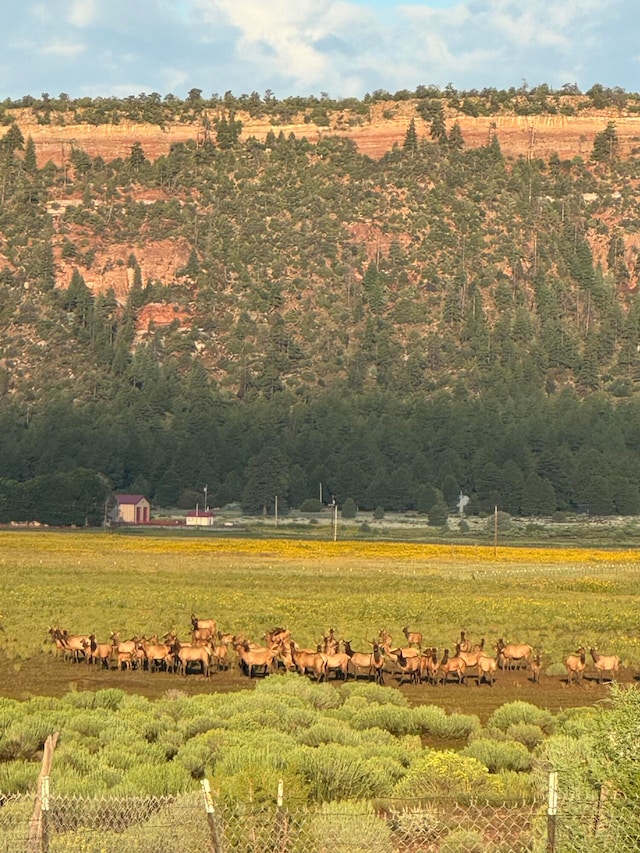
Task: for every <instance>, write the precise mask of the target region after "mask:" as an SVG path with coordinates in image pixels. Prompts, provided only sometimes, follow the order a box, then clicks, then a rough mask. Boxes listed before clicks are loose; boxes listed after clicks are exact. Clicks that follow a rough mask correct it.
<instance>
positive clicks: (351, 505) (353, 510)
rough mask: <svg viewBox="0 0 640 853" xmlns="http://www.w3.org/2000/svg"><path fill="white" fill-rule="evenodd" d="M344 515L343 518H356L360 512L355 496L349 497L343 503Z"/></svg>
mask: <svg viewBox="0 0 640 853" xmlns="http://www.w3.org/2000/svg"><path fill="white" fill-rule="evenodd" d="M341 514H342V517H343V518H355V517H356V515H357V514H358V507H357V506H356V502H355V501H354V499H353V498H347V499H346V500H345V502H344V503H343V504H342V513H341Z"/></svg>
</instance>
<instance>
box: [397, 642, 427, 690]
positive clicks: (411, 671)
mask: <svg viewBox="0 0 640 853" xmlns="http://www.w3.org/2000/svg"><path fill="white" fill-rule="evenodd" d="M398 666H399V667H400V672H401V673H402V675H401V676H400V682H399V683H400V684H402V682H403V681H404V677H405V675H408V676H409V683H410V684H419V683H420V674H421V666H422V656H421V655H414V656H413V657H410V658H405V657H404V655H403V654H402V649H398Z"/></svg>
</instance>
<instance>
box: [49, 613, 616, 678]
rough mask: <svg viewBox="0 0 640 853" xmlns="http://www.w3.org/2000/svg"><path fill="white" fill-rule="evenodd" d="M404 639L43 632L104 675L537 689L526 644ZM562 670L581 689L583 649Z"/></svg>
mask: <svg viewBox="0 0 640 853" xmlns="http://www.w3.org/2000/svg"><path fill="white" fill-rule="evenodd" d="M402 633H403V640H402V642H401V643H400V644H395V643H394V642H393V638H392V637H391V635H390V634H389V632H388V631H387V630H386V629H382V630H381V631H380V632H379V634H378V637H377V638H376V639H373V640H370V641H369V640H365V641H363V643H364V645H365V646H366V648H365V649H364V650H363V651H355V650H354V649H353V648H352V644H351V640H345V639H343V640H340V639H338V638H337V637H336V636H335V630H334V629H333V628H330V629H329V630H328V631H327V633H326V634H325V635H324V636H323V637H322V640H321V642H319V643H317V644H316V646H315V648H303V647H301V646H299V645H298V643H297V642H296V641H295V640H294V639H293V637H292V635H291V632H290V631H289V630H288V629H287V628H274V629H273V630H270V631H267V632H266V633H265V635H264V637H263V638H262V640H261V641H260V642H256V641H253V640H250V639H249V638H248V637H246V636H244V635H241V634H240V635H236V634H224V633H223V632H222V631H220V630H218V625H217V623H216V620H215V619H200V618H198V617H197V616H196V615H195V614H194V615H192V616H191V633H190V636H189V638H188V639H186V640H180V639H179V638H178V636H177V633H176V632H175V631H169V632H167V633H165V634H164V635H163V636H162V637H161V638H159V637H158V636H157V635H154V636H152V637H149V638H147V637H144V636H136V637H132V638H130V639H128V640H123V639H122V638H121V637H120V634H119V633H117V632H115V633H112V634H111V635H110V637H109V640H108V642H98V641H97V639H96V635H95V634H93V633H92V634H70V633H69V632H68V631H67V630H66V629H64V628H60V627H52V628H49V635H50V637H51V641H52V642H53V643H54V644H55V646H56V649H57V651H58V653H59V654H61V655H62V656H63V658H64V659H65V660H72V661H74V662H76V663H78V662H80V661H84V662H86V663H87V664H95V665H98V666H101V667H103V668H107V669H111V668H116V669H119V670H132V669H140V670H146V671H148V672H157V671H166V672H170V673H178V674H181V675H183V676H186V675H187V674H189V673H196V672H197V673H200V674H202V675H204V676H209V675H211V674H212V673H213V672H219V671H221V670H226V669H229V667H230V666H231V665H232V663H235V665H237V666H238V667H239V668H240V670H241V671H242V672H244V674H245V675H247V676H248V677H249V678H253V677H254V676H256V675H268V674H270V673H273V672H276V671H277V670H288V671H294V672H298V673H300V675H307V676H309V677H311V678H313V679H315V680H316V681H319V682H320V681H328V680H329V679H330V678H341V679H343V680H345V681H346V680H348V679H349V678H350V677H352V678H354V679H355V680H357V679H358V678H361V679H362V678H364V679H368V680H371V681H375V682H376V683H377V684H384V683H385V681H384V679H385V675H388V676H390V677H391V678H395V680H396V681H397V682H398V683H399V684H403V683H405V682H408V683H410V684H422V683H428V684H432V685H444V684H447V683H448V682H454V683H456V684H465V683H468V682H467V679H468V678H469V677H472V678H475V680H476V684H478V685H480V684H488V685H491V686H492V685H493V683H494V680H495V678H496V674H497V673H498V671H512V670H521V671H524V672H526V673H527V677H528V678H529V679H530V680H531V681H532V682H534V683H539V681H540V674H541V672H542V656H541V654H540V652H536V651H535V650H534V648H533V647H532V646H530V645H528V644H526V643H505V641H504V639H503V638H502V637H501V638H500V639H499V640H498V641H497V642H496V643H495V646H494V647H493V649H491V650H488V649H486V647H485V641H484V639H482V640H480V642H479V643H475V644H473V643H472V642H471V641H470V640H469V639H468V637H467V633H466V631H460V637H459V639H457V640H456V641H455V642H452V643H451V648H445V649H443V650H442V651H441V652H440V651H439V650H438V649H437V648H436V647H435V646H425V645H424V644H423V635H422V634H421V633H420V632H419V631H410V630H409V627H408V626H405V627H404V628H403V629H402ZM589 655H590V658H591V661H590V663H591V664H592V666H593V668H594V670H595V675H596V677H597V679H598V681H599V682H600V683H602V681H603V679H604V678H605V677H607V678H608V679H610V680H614V679H616V678H617V677H618V674H619V671H620V666H621V662H620V658H619V657H618V656H617V655H603V654H600V653H598V652H597V651H596V650H595V649H594V648H593V647H592V648H590V650H589ZM565 667H566V672H567V683H568V684H572V683H576V684H579V683H580V682H581V681H582V678H583V676H584V674H585V670H586V667H587V654H586V648H585V646H581V647H580V648H579V649H577V651H576V652H575V653H574V654H571V655H569V656H568V657H567V659H566V661H565Z"/></svg>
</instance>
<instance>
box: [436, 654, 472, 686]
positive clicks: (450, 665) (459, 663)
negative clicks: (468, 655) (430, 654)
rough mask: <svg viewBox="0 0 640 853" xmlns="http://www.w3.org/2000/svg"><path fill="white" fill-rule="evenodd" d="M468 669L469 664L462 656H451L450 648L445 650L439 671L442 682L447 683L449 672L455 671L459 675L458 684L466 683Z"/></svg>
mask: <svg viewBox="0 0 640 853" xmlns="http://www.w3.org/2000/svg"><path fill="white" fill-rule="evenodd" d="M466 671H467V665H466V663H465V662H464V661H463V660H462V658H460V657H453V658H450V657H449V649H445V650H444V655H443V656H442V660H441V661H440V666H439V667H438V672H439V676H440V683H441V684H446V683H447V679H448V678H449V673H450V672H453V673H454V674H455V675H457V676H458V684H464V680H465V674H466Z"/></svg>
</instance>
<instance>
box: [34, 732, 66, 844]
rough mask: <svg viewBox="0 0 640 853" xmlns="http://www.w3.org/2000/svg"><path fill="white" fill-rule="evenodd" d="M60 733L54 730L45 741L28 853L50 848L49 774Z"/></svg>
mask: <svg viewBox="0 0 640 853" xmlns="http://www.w3.org/2000/svg"><path fill="white" fill-rule="evenodd" d="M58 734H59V733H58V732H54V734H52V735H49V737H48V738H47V739H46V741H45V742H44V755H43V756H42V766H41V767H40V775H39V776H38V782H37V784H36V799H35V802H34V804H33V814H32V815H31V821H30V823H29V838H28V839H27V851H28V853H47V851H48V849H49V774H50V772H51V764H52V762H53V751H54V749H55V748H56V744H57V742H58Z"/></svg>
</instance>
